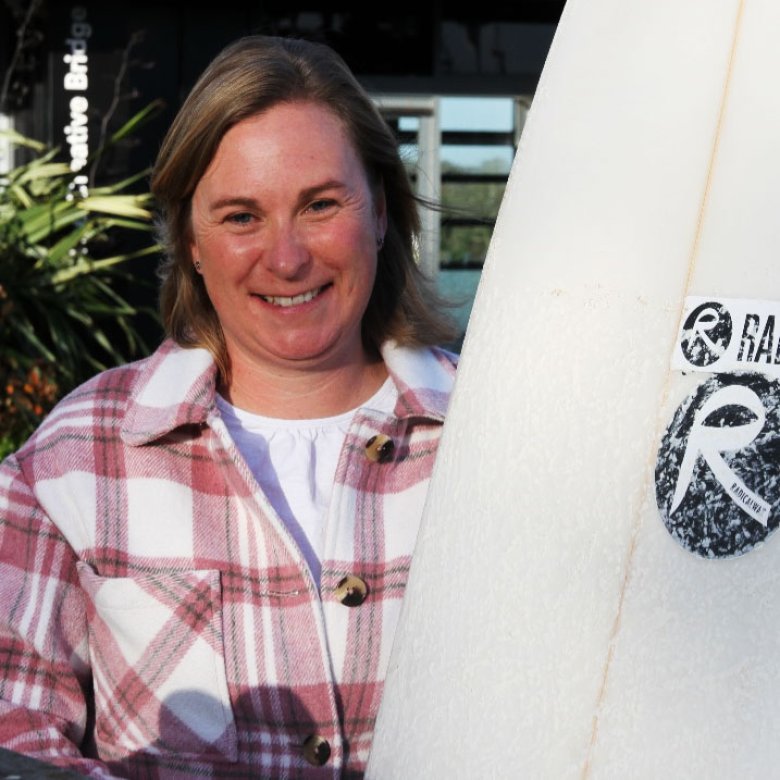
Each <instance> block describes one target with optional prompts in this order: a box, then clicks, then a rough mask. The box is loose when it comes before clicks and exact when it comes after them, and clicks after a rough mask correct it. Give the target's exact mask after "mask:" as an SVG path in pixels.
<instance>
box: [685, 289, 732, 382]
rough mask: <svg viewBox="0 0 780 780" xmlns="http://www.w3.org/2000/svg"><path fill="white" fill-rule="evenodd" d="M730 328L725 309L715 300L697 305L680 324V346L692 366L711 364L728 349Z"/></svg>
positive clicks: (728, 315)
mask: <svg viewBox="0 0 780 780" xmlns="http://www.w3.org/2000/svg"><path fill="white" fill-rule="evenodd" d="M733 330H734V324H733V322H732V320H731V315H730V314H729V312H728V309H726V307H725V306H722V305H721V304H720V303H718V302H717V301H707V302H706V303H702V304H701V305H699V306H697V307H696V308H695V309H694V310H693V311H692V312H691V313H690V314H689V315H688V317H687V318H686V320H685V322H684V323H683V329H682V336H681V338H680V349H682V352H683V355H685V358H686V360H687V361H688V362H689V363H690V364H691V365H692V366H697V367H698V368H705V367H706V366H711V365H712V364H713V363H715V362H716V361H718V360H720V358H721V357H723V354H724V353H725V352H726V349H728V346H729V344H730V343H731V334H732V332H733Z"/></svg>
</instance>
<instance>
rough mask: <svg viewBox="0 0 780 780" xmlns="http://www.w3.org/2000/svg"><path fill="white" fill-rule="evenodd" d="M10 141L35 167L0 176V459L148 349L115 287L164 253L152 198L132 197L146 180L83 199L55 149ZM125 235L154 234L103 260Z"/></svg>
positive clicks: (102, 189)
mask: <svg viewBox="0 0 780 780" xmlns="http://www.w3.org/2000/svg"><path fill="white" fill-rule="evenodd" d="M138 121H139V118H138V117H136V118H134V120H131V123H137V122H138ZM131 123H128V125H130V124H131ZM128 125H126V126H125V127H124V128H122V130H120V131H118V132H117V133H116V134H115V135H114V139H112V140H116V139H117V138H119V137H122V135H126V134H127V132H128ZM4 135H6V136H9V135H10V136H11V140H12V142H13V143H15V144H17V145H20V146H24V147H26V148H27V149H29V150H31V152H30V154H31V155H32V159H31V160H30V161H28V162H25V163H24V164H22V165H19V166H17V167H16V168H14V169H13V170H11V171H9V172H8V173H0V457H3V456H4V455H6V454H7V453H8V452H10V451H11V450H13V449H15V448H16V447H18V446H19V445H20V444H21V443H22V442H23V441H24V439H26V438H27V436H28V435H29V434H30V433H31V432H32V430H33V429H34V428H35V427H36V426H37V425H38V424H39V422H40V421H41V419H42V418H43V416H44V415H45V414H46V412H47V411H48V410H49V409H50V408H51V406H52V405H53V404H54V403H55V402H56V401H57V400H58V399H59V398H60V397H61V396H62V395H63V394H64V393H65V392H67V391H69V390H70V389H72V388H73V387H74V386H75V385H76V384H77V383H78V382H81V381H83V380H84V379H85V378H87V377H88V376H90V375H91V374H93V373H95V372H96V371H98V370H101V369H103V368H106V367H108V366H110V365H117V364H120V363H122V362H124V361H125V360H127V359H128V357H129V356H132V355H134V354H137V353H139V352H140V351H142V350H144V349H145V345H144V344H143V342H142V340H141V337H140V335H139V332H138V327H137V325H136V322H137V319H136V318H137V316H138V314H139V312H138V309H137V307H134V306H132V305H131V304H130V303H129V302H128V300H127V298H126V297H125V296H123V295H122V294H120V292H119V290H118V285H117V282H118V281H120V280H121V279H123V278H126V275H125V272H124V270H123V267H126V266H125V264H126V263H127V262H128V261H130V260H133V259H135V258H139V257H142V256H144V255H149V254H153V253H156V252H157V251H159V250H158V247H157V245H156V244H155V243H154V242H153V239H152V236H151V230H152V214H151V212H150V211H149V209H148V206H149V205H150V199H151V196H150V195H149V194H148V193H144V194H131V193H130V192H129V191H130V190H131V189H132V186H133V185H134V184H135V183H136V182H138V181H140V180H141V179H142V178H143V177H144V176H145V175H146V172H143V173H140V174H138V175H136V176H133V177H131V178H128V179H126V180H124V181H121V182H118V183H116V184H113V185H110V186H104V187H97V188H93V189H91V190H89V191H88V192H87V193H84V191H83V189H81V188H78V187H75V186H74V175H73V173H72V172H71V170H70V168H69V166H68V165H67V164H64V163H61V162H57V161H56V156H57V150H54V149H47V148H46V147H45V146H44V145H43V144H41V143H38V142H37V141H34V140H32V139H29V138H26V137H24V136H21V135H19V134H17V133H14V132H13V131H11V132H6V133H4ZM126 231H131V232H138V231H141V232H143V233H149V234H150V235H149V236H148V239H145V240H144V241H143V244H144V246H143V247H142V248H141V249H137V250H133V251H131V252H127V253H124V254H117V255H112V256H105V255H106V254H107V253H108V254H110V252H107V247H110V246H112V245H114V243H115V241H114V239H117V238H121V237H122V234H123V233H125V232H126ZM125 235H127V233H125Z"/></svg>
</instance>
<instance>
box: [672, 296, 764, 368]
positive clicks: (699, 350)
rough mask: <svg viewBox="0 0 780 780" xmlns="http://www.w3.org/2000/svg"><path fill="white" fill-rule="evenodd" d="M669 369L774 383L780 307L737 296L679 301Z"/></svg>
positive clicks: (688, 298) (697, 297) (698, 297)
mask: <svg viewBox="0 0 780 780" xmlns="http://www.w3.org/2000/svg"><path fill="white" fill-rule="evenodd" d="M672 368H674V369H679V370H681V371H704V372H707V373H713V374H728V373H734V372H737V371H750V372H753V371H756V372H759V373H761V374H766V375H767V376H771V377H774V378H775V379H780V303H778V302H775V301H755V300H746V299H742V298H714V297H707V298H705V297H701V296H688V297H687V298H686V299H685V305H684V307H683V314H682V318H681V320H680V329H679V333H678V337H677V341H676V343H675V346H674V350H673V351H672Z"/></svg>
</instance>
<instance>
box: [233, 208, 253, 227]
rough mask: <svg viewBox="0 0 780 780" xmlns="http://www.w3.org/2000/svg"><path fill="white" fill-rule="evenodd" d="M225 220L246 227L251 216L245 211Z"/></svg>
mask: <svg viewBox="0 0 780 780" xmlns="http://www.w3.org/2000/svg"><path fill="white" fill-rule="evenodd" d="M227 219H228V222H233V223H235V224H236V225H248V224H249V223H250V222H251V220H252V215H251V214H250V213H249V212H247V211H242V212H240V213H239V214H231V215H230V216H229V217H228V218H227Z"/></svg>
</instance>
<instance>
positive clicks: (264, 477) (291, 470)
mask: <svg viewBox="0 0 780 780" xmlns="http://www.w3.org/2000/svg"><path fill="white" fill-rule="evenodd" d="M397 398H398V393H397V391H396V389H395V385H394V384H393V382H392V380H391V379H390V378H389V377H388V379H387V380H386V381H385V383H384V384H383V385H382V387H380V388H379V390H378V391H377V392H376V393H375V394H374V395H373V396H372V397H371V398H369V399H368V401H366V402H365V403H363V404H361V405H360V406H359V407H358V408H356V409H352V410H351V411H349V412H344V413H343V414H339V415H336V416H335V417H323V418H320V419H316V420H282V419H278V418H275V417H263V416H262V415H259V414H252V413H251V412H247V411H244V410H243V409H238V408H237V407H235V406H233V405H232V404H231V403H228V401H226V400H225V399H224V398H222V396H220V395H218V396H217V407H218V408H219V411H220V414H221V415H222V418H223V420H224V421H225V425H226V426H227V428H228V431H229V432H230V435H231V437H232V438H233V441H234V442H235V443H236V446H237V447H238V449H239V451H240V452H241V454H242V455H243V456H244V460H245V461H246V462H247V465H248V466H249V468H250V469H251V471H252V474H254V477H255V479H256V480H257V482H258V484H259V485H260V487H261V488H262V489H263V491H264V493H265V494H266V496H268V500H269V501H270V502H271V505H272V506H273V508H274V509H275V510H276V512H277V514H278V515H279V517H280V518H281V519H282V521H283V522H284V524H285V525H286V526H287V528H288V530H289V531H290V533H291V534H292V536H293V538H294V539H295V541H296V542H297V543H298V546H299V547H300V548H301V551H302V552H303V554H304V556H305V558H306V561H307V563H308V564H309V568H310V569H311V573H312V576H313V577H314V581H315V582H317V583H319V581H320V571H321V561H322V555H323V548H324V545H325V520H326V517H327V512H328V504H329V502H330V496H331V492H332V490H333V480H334V477H335V475H336V467H337V466H338V461H339V455H340V454H341V448H342V447H343V445H344V439H345V438H346V435H347V431H348V430H349V426H350V424H351V422H352V418H353V417H354V416H355V413H356V412H357V411H358V409H361V408H366V409H373V410H375V411H379V412H384V413H388V414H389V413H390V412H392V411H393V409H394V408H395V403H396V400H397Z"/></svg>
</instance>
